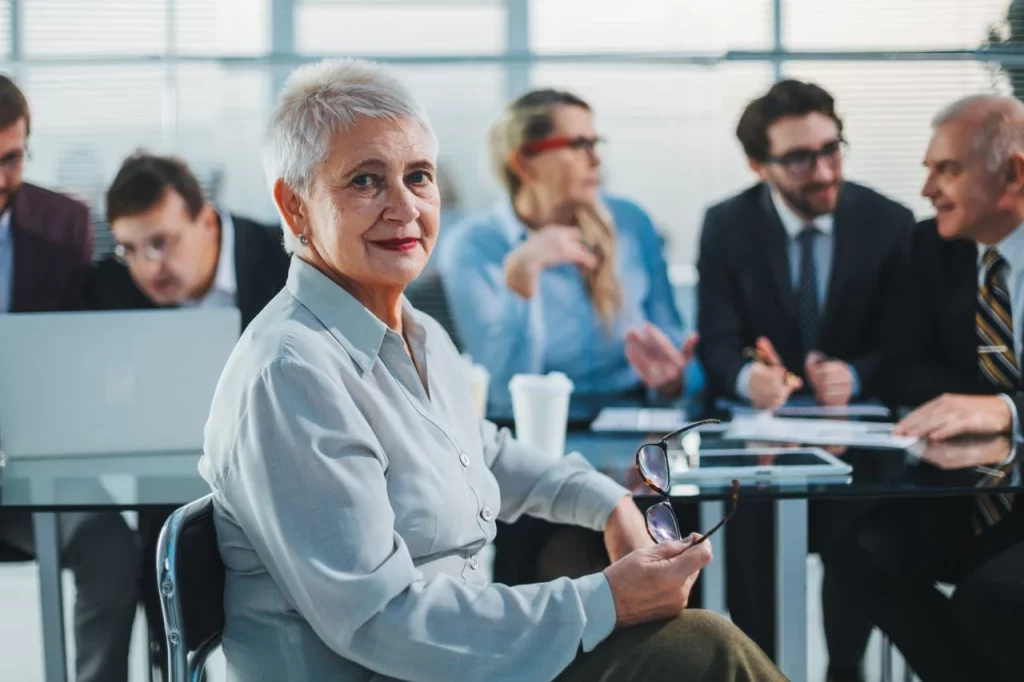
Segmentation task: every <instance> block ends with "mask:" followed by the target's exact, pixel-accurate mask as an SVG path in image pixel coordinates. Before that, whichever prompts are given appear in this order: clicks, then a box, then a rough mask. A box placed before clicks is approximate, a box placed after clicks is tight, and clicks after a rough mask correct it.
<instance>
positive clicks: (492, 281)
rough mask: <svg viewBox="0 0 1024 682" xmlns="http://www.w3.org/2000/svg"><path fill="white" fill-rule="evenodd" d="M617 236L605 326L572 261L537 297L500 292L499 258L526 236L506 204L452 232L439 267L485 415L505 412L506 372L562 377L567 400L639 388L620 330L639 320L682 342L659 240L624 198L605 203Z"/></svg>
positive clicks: (692, 384)
mask: <svg viewBox="0 0 1024 682" xmlns="http://www.w3.org/2000/svg"><path fill="white" fill-rule="evenodd" d="M605 202H606V205H607V207H608V208H609V210H610V211H611V213H612V216H613V218H614V220H615V226H616V230H617V237H618V243H617V255H618V263H617V268H618V275H619V281H620V282H621V284H622V309H621V310H620V312H619V314H618V316H617V317H616V319H615V320H614V321H613V325H612V328H611V329H610V330H608V329H607V328H606V327H605V325H604V323H603V322H602V320H601V318H600V317H598V316H597V313H596V312H595V310H594V306H593V304H592V302H591V299H590V295H589V294H588V293H587V289H586V285H585V282H584V279H583V275H582V273H581V272H580V270H579V268H577V267H576V266H574V265H562V266H557V267H553V268H548V269H547V270H545V271H544V272H543V273H541V276H540V282H539V286H538V289H537V293H536V294H535V295H534V297H533V298H531V299H524V298H521V297H520V296H519V295H518V294H516V293H514V292H512V291H511V290H509V289H508V287H506V286H505V269H504V263H505V258H506V257H507V256H508V255H509V253H510V252H511V251H512V250H513V249H515V248H516V247H518V246H519V244H520V243H522V241H523V240H524V239H526V237H527V227H526V226H525V225H524V224H523V223H522V222H521V221H520V220H519V218H518V217H517V216H516V215H515V212H514V210H513V208H512V204H511V203H510V202H509V201H503V202H501V203H499V204H498V206H497V207H495V208H494V209H492V210H491V211H489V212H488V213H485V214H483V215H478V216H475V217H473V218H470V219H469V220H467V221H466V222H463V223H462V224H460V225H458V226H456V227H455V228H454V230H453V233H452V234H450V235H448V237H447V239H448V240H449V243H448V245H447V248H446V249H445V250H444V251H443V252H442V253H441V254H440V259H439V261H438V267H439V268H440V271H441V275H442V276H443V277H444V281H445V291H446V293H447V295H448V299H449V302H450V304H451V309H452V315H453V317H454V319H455V323H456V326H457V327H458V330H459V335H460V337H461V338H462V340H463V345H464V346H465V347H466V350H467V352H468V353H469V354H470V355H472V356H473V360H474V361H476V362H478V363H480V364H482V365H483V366H484V367H486V368H487V370H488V371H489V372H490V374H491V382H490V395H489V403H490V410H491V412H492V413H494V414H507V413H510V409H511V398H510V396H509V391H508V382H509V379H511V378H512V376H513V375H515V374H537V373H545V372H551V371H558V372H563V373H565V374H566V375H567V376H568V377H569V378H570V379H571V380H572V381H573V384H574V386H575V387H574V391H573V395H580V396H587V395H602V394H608V395H611V394H618V393H625V392H628V391H631V390H634V389H638V388H639V387H641V385H642V384H641V381H640V377H639V376H638V375H637V373H636V371H635V370H633V368H632V367H631V366H630V364H629V361H628V360H627V359H626V353H625V334H626V330H628V329H630V328H631V327H640V326H642V325H643V324H644V323H645V322H650V323H651V324H653V325H655V326H657V327H658V328H660V329H661V330H662V331H663V332H664V333H665V335H666V336H667V337H668V338H669V339H670V340H671V342H672V343H673V344H674V345H676V346H677V347H678V346H680V345H681V344H682V342H683V340H684V337H685V334H684V330H683V321H682V318H681V317H680V315H679V311H678V310H677V309H676V305H675V299H674V298H673V292H672V285H671V284H670V283H669V279H668V268H667V267H666V265H665V258H664V255H663V254H662V242H661V238H660V237H659V236H658V233H657V231H656V230H655V228H654V225H653V224H652V222H651V219H650V218H649V217H648V215H647V214H646V213H645V212H644V211H643V210H642V209H641V208H640V207H639V206H637V205H636V204H634V203H632V202H630V201H626V200H624V199H615V198H607V199H605ZM703 386H704V376H703V372H702V370H701V368H700V365H699V363H697V362H696V361H694V362H691V363H690V364H689V365H688V367H687V370H686V390H687V392H688V393H691V394H692V393H696V392H699V391H700V390H701V389H702V388H703Z"/></svg>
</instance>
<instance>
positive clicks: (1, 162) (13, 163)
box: [0, 149, 29, 173]
mask: <svg viewBox="0 0 1024 682" xmlns="http://www.w3.org/2000/svg"><path fill="white" fill-rule="evenodd" d="M27 158H29V153H28V149H17V150H15V151H13V152H8V153H7V154H4V155H3V156H0V171H3V172H4V173H11V172H13V171H15V170H17V169H19V168H21V166H22V164H24V163H25V159H27Z"/></svg>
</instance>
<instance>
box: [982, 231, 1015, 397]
mask: <svg viewBox="0 0 1024 682" xmlns="http://www.w3.org/2000/svg"><path fill="white" fill-rule="evenodd" d="M981 269H982V280H981V288H980V289H978V310H977V313H976V314H975V317H974V320H975V327H976V329H977V331H978V367H979V369H980V370H981V374H982V376H984V377H985V378H986V379H987V380H988V381H989V382H990V383H991V384H992V386H993V387H995V388H998V389H1002V390H1005V391H1012V390H1016V389H1017V388H1018V387H1019V386H1020V365H1019V364H1018V362H1017V351H1016V349H1015V345H1014V341H1013V314H1012V310H1011V308H1010V294H1009V292H1007V290H1006V278H1005V276H1004V271H1005V270H1006V261H1005V260H1003V257H1002V256H1000V255H999V252H998V251H996V250H995V249H988V250H987V251H985V255H984V256H983V257H982V260H981Z"/></svg>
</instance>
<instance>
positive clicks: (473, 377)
mask: <svg viewBox="0 0 1024 682" xmlns="http://www.w3.org/2000/svg"><path fill="white" fill-rule="evenodd" d="M490 385H491V374H490V372H488V371H487V369H486V368H485V367H484V366H483V365H470V367H469V390H470V395H471V397H472V398H473V408H474V409H475V410H476V414H477V416H478V417H480V418H481V419H483V418H484V417H486V416H487V391H488V389H489V388H490Z"/></svg>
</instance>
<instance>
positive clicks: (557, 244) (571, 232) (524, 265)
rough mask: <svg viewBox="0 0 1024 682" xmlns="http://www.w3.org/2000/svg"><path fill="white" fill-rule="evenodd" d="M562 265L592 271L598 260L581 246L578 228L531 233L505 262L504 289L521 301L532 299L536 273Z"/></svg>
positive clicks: (561, 226) (535, 284)
mask: <svg viewBox="0 0 1024 682" xmlns="http://www.w3.org/2000/svg"><path fill="white" fill-rule="evenodd" d="M566 263H571V264H573V265H576V266H578V267H580V268H583V269H584V270H593V269H594V268H596V267H597V265H598V258H597V256H596V255H595V254H594V253H593V252H592V251H591V250H590V249H589V248H587V246H586V245H585V244H584V243H583V239H582V237H581V233H580V229H579V228H578V227H570V226H567V225H548V226H547V227H542V228H540V229H539V230H535V231H533V232H531V233H530V236H529V237H527V238H526V241H524V242H523V243H522V244H520V245H519V246H517V247H516V248H515V249H514V250H513V251H512V252H511V253H509V255H508V257H507V258H505V285H506V286H507V287H508V288H509V289H511V290H512V291H514V292H516V293H517V294H519V295H520V296H522V297H523V298H533V295H534V294H535V293H536V292H537V279H538V278H539V277H540V273H541V272H543V271H544V270H546V269H548V268H550V267H554V266H556V265H564V264H566Z"/></svg>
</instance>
